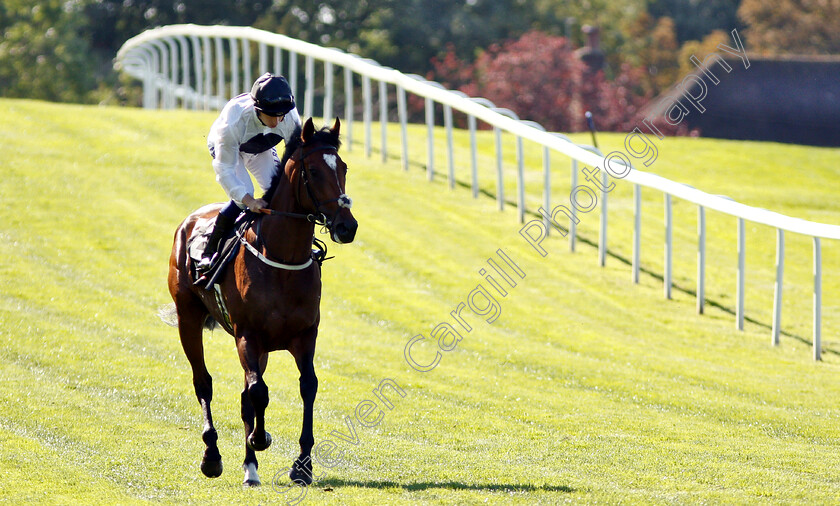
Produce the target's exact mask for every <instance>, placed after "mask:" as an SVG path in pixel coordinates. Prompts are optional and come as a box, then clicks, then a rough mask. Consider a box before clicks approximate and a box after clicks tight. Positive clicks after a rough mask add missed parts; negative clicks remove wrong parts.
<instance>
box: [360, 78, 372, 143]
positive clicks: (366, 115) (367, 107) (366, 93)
mask: <svg viewBox="0 0 840 506" xmlns="http://www.w3.org/2000/svg"><path fill="white" fill-rule="evenodd" d="M362 102H363V105H364V107H363V109H362V121H363V122H364V124H365V156H366V157H368V158H370V153H371V149H372V148H371V140H370V137H371V133H370V123H371V120H372V118H371V116H372V115H373V111H372V110H371V109H372V105H371V103H372V102H373V99H372V98H371V90H370V77H368V76H362Z"/></svg>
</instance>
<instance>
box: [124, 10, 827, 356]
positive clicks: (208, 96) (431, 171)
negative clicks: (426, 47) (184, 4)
mask: <svg viewBox="0 0 840 506" xmlns="http://www.w3.org/2000/svg"><path fill="white" fill-rule="evenodd" d="M252 45H253V46H254V47H256V48H257V59H258V60H257V63H256V66H254V62H253V61H252V54H251V48H252ZM284 51H285V52H286V56H287V57H286V58H285V59H286V60H287V61H288V71H287V72H283V68H282V63H283V59H284V57H283V52H284ZM269 53H271V54H269ZM299 56H302V57H303V58H304V81H305V82H304V83H303V84H304V86H305V89H304V93H303V99H304V100H303V104H298V105H299V107H300V106H301V105H302V108H301V114H302V115H304V114H306V115H313V113H314V105H315V104H314V100H315V85H316V83H315V62H316V61H318V62H320V63H321V64H323V74H322V75H323V105H322V109H321V111H322V112H323V114H322V116H323V117H324V118H331V117H333V114H334V111H333V102H334V76H335V67H336V66H338V67H341V68H343V73H344V86H343V88H344V104H345V110H344V116H345V118H344V121H345V123H346V124H347V127H348V128H346V130H344V131H345V132H346V136H347V141H348V142H347V145H348V149H352V123H353V109H354V102H353V100H354V86H355V81H354V74H356V75H358V76H360V77H361V86H362V93H361V95H362V101H363V121H364V132H365V139H364V146H365V154H366V155H367V156H370V155H371V144H372V140H371V128H370V125H371V123H372V121H373V110H372V102H373V100H372V81H376V82H377V83H378V93H379V97H380V101H379V105H380V107H379V121H380V123H381V126H382V128H381V131H382V137H381V141H380V142H381V153H382V158H383V160H385V159H386V158H387V154H388V149H387V146H386V137H385V130H386V129H385V126H386V124H387V120H388V106H389V104H388V98H387V97H388V91H387V90H388V86H389V85H390V86H393V87H394V88H395V89H396V99H397V100H396V101H397V104H396V107H397V113H398V116H399V119H400V124H401V159H402V167H403V169H406V170H407V169H408V140H407V139H408V136H407V123H408V115H407V98H406V93H412V94H414V95H417V96H418V97H422V98H423V99H424V100H425V110H426V125H427V131H428V134H427V146H426V152H427V155H426V156H427V161H426V170H427V174H428V178H429V179H430V180H431V179H432V178H433V177H434V175H435V165H434V156H435V155H434V150H435V143H434V135H433V129H434V126H435V123H434V118H435V114H434V112H435V106H436V104H440V105H441V106H442V108H443V117H444V126H445V128H446V136H447V146H446V147H447V154H448V157H447V159H448V183H449V186H450V187H454V185H455V175H454V174H455V168H454V156H453V142H452V128H453V126H452V111H453V110H457V111H460V112H461V113H463V114H465V115H466V117H467V120H468V128H469V132H470V140H471V142H470V144H471V148H470V150H471V156H470V161H471V186H472V193H473V196H474V197H476V196H477V195H478V182H477V155H476V150H477V148H476V141H475V131H476V124H477V120H481V121H483V122H484V123H487V124H488V125H490V126H492V127H493V129H494V132H495V136H496V169H497V171H496V172H497V181H496V189H497V191H496V199H497V202H498V207H499V209H500V210H501V209H503V208H504V205H505V196H504V186H503V170H502V169H503V163H502V142H501V135H502V133H503V132H505V133H508V134H512V135H514V136H515V137H516V141H517V144H516V146H517V149H516V159H517V198H516V201H517V211H518V218H519V221H520V223H524V221H525V214H526V210H525V185H524V155H523V149H522V141H523V139H527V140H529V141H532V142H536V143H538V144H540V145H541V146H543V173H544V190H543V202H544V204H543V207H541V208H540V213H541V214H542V215H543V223H544V226H545V229H546V233H548V231H549V230H550V229H551V226H550V223H549V218H548V217H546V216H545V215H546V214H548V212H546V211H545V210H551V209H552V205H551V191H550V188H551V170H550V169H551V162H550V154H551V152H558V153H561V154H563V155H565V156H568V157H570V158H571V159H572V171H571V174H572V186H571V187H572V188H573V189H574V188H577V187H578V185H577V166H578V163H582V164H584V165H588V166H590V167H599V168H604V163H605V162H604V160H605V158H604V157H603V156H602V154H601V153H600V152H599V151H598V150H597V149H595V148H593V147H592V146H583V145H577V144H575V143H573V142H572V141H571V140H569V139H568V138H567V137H565V136H563V135H561V134H555V133H550V132H547V131H545V129H544V128H543V127H542V126H540V125H539V124H537V123H534V122H531V121H523V120H520V119H519V118H518V117H517V116H516V114H515V113H513V112H512V111H509V110H507V109H501V108H497V107H495V105H494V104H493V103H492V102H490V101H488V100H486V99H483V98H472V97H468V96H466V95H464V94H463V93H461V92H457V91H451V90H447V89H445V88H443V87H442V86H441V85H440V84H438V83H434V82H431V81H427V80H426V79H424V78H422V77H420V76H417V75H406V74H403V73H401V72H399V71H397V70H394V69H391V68H388V67H383V66H381V65H379V64H378V63H376V62H374V61H372V60H369V59H364V58H361V57H359V56H356V55H354V54H350V53H345V52H343V51H341V50H338V49H334V48H325V47H321V46H317V45H315V44H310V43H308V42H303V41H300V40H296V39H292V38H289V37H286V36H284V35H279V34H275V33H270V32H266V31H262V30H257V29H254V28H249V27H232V26H198V25H171V26H165V27H161V28H155V29H152V30H147V31H145V32H143V33H141V34H140V35H137V36H136V37H133V38H131V39H129V40H128V41H126V43H125V44H124V45H123V46H122V47H121V48H120V50H119V52H118V53H117V57H116V60H115V67H116V68H117V69H119V70H122V71H124V72H126V73H128V74H129V75H131V76H133V77H136V78H137V79H139V80H141V81H142V82H143V106H144V107H146V108H157V107H162V108H174V107H177V106H179V104H180V107H184V108H191V109H205V110H208V109H219V108H221V107H222V106H223V105H224V104H225V103H226V102H227V100H228V99H229V97H231V96H234V95H236V94H239V93H243V92H245V91H248V89H249V88H250V85H251V83H252V82H253V80H254V78H255V77H256V76H255V75H254V74H253V73H252V70H253V69H258V72H259V73H262V72H266V71H273V72H275V73H278V74H283V75H285V76H286V77H287V78H288V79H289V82H290V85H291V86H292V90H293V92H294V93H295V95H296V96H298V95H299V91H300V90H299V89H298V83H297V76H298V57H299ZM607 158H609V154H608V155H607ZM624 158H625V159H626V158H628V157H626V156H625V157H624ZM617 163H618V164H619V165H618V166H619V167H623V168H624V169H626V170H622V171H620V172H628V174H627V175H626V177H624V178H623V179H624V180H626V181H628V182H630V183H633V184H634V201H635V211H634V235H633V237H634V240H633V261H632V272H633V281H634V282H638V280H639V267H640V237H641V188H642V187H645V188H650V189H653V190H657V191H660V192H662V193H663V194H664V197H665V228H666V230H665V261H664V270H665V272H664V276H663V277H664V292H665V297H666V298H670V297H671V287H672V272H671V270H672V269H671V265H672V240H671V236H672V224H671V198H672V197H676V198H680V199H683V200H686V201H688V202H692V203H694V204H697V206H698V232H697V236H698V254H697V312H698V313H703V311H704V301H705V288H704V287H705V258H706V225H705V223H706V220H705V211H706V209H711V210H714V211H718V212H721V213H725V214H729V215H732V216H734V217H737V218H738V269H737V285H736V286H737V297H736V299H737V300H736V311H735V313H736V315H735V320H736V326H737V328H738V329H740V330H743V328H744V278H745V248H744V243H745V226H744V222H745V221H750V222H753V223H759V224H763V225H768V226H770V227H773V228H775V229H776V230H777V240H776V283H775V290H774V302H773V324H772V341H771V342H772V344H773V345H778V344H779V335H780V332H781V308H782V285H783V283H782V281H783V273H784V257H785V241H784V238H785V236H784V234H785V232H792V233H797V234H802V235H805V236H810V237H811V238H812V240H813V274H814V289H813V357H814V360H820V354H821V326H822V325H821V318H822V316H821V308H822V281H821V280H822V254H821V246H820V240H821V239H840V226H838V225H828V224H824V223H816V222H812V221H806V220H802V219H799V218H793V217H790V216H785V215H782V214H779V213H775V212H772V211H768V210H765V209H759V208H755V207H750V206H747V205H744V204H740V203H738V202H735V201H733V200H731V199H729V198H727V197H723V196H719V195H711V194H708V193H705V192H703V191H700V190H697V189H695V188H692V187H690V186H687V185H684V184H681V183H676V182H673V181H670V180H668V179H665V178H663V177H660V176H657V175H655V174H651V173H646V172H643V171H640V170H638V169H635V168H633V169H632V170H630V169H629V168H627V167H626V165H623V164H622V163H621V162H618V161H616V160H615V159H613V160H612V161H611V162H610V164H611V166H612V167H615V166H616V165H615V164H617ZM616 172H619V171H616ZM601 174H602V176H603V186H604V187H606V183H607V173H606V171H605V170H602V171H601ZM606 210H607V192H606V191H601V218H600V232H599V241H598V250H599V263H600V264H601V265H602V266H603V265H604V264H605V262H606V254H607V212H606ZM571 214H572V219H570V224H569V233H568V234H567V235H568V238H569V247H570V248H571V249H572V250H574V248H575V239H576V234H575V219H574V217H575V215H576V210H575V208H574V206H572V209H571Z"/></svg>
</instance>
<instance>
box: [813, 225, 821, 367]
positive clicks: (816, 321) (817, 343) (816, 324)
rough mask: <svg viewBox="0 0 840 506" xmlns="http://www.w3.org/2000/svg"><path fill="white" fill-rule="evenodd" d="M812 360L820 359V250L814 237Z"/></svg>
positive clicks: (817, 239)
mask: <svg viewBox="0 0 840 506" xmlns="http://www.w3.org/2000/svg"><path fill="white" fill-rule="evenodd" d="M814 360H822V251H821V248H820V238H819V237H814Z"/></svg>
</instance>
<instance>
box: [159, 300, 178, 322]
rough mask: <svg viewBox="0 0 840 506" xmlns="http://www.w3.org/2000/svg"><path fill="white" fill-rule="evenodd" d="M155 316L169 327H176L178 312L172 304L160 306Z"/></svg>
mask: <svg viewBox="0 0 840 506" xmlns="http://www.w3.org/2000/svg"><path fill="white" fill-rule="evenodd" d="M157 316H158V318H160V319H161V321H163V323H165V324H167V325H169V326H170V327H177V326H178V312H177V311H176V309H175V303H174V302H170V303H169V304H165V305H163V306H160V307H159V308H158V310H157Z"/></svg>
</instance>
